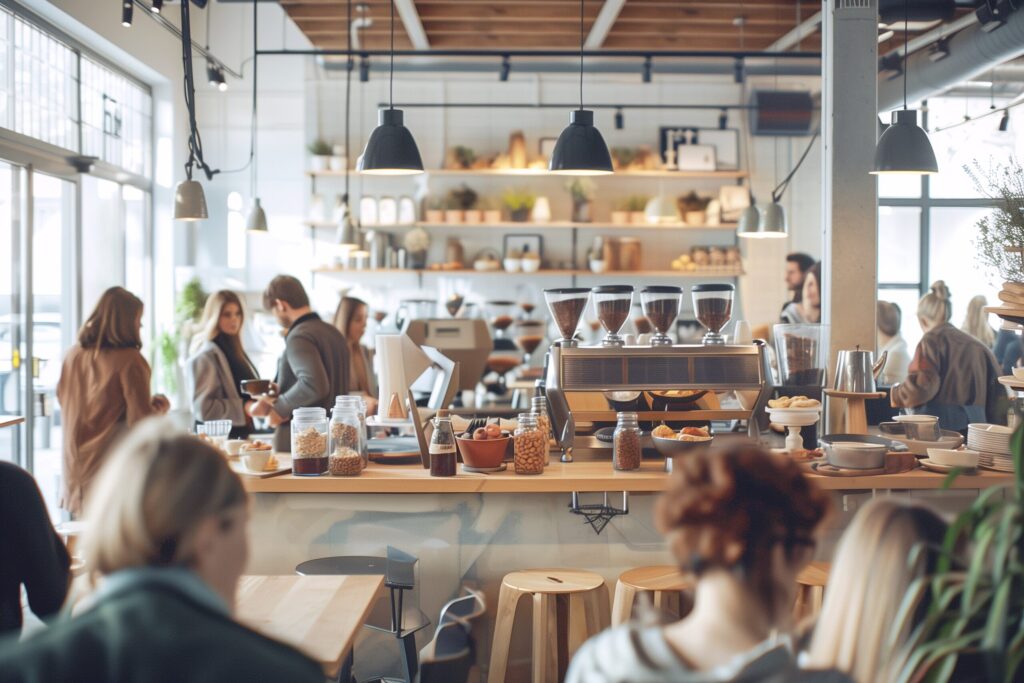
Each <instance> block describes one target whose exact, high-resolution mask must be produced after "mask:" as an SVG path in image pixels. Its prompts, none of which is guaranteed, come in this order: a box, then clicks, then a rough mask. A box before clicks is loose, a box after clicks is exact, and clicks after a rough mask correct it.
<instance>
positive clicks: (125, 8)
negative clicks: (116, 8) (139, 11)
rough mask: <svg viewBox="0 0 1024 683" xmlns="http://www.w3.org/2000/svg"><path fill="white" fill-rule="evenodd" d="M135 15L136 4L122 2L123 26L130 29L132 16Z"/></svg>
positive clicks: (123, 0) (131, 0)
mask: <svg viewBox="0 0 1024 683" xmlns="http://www.w3.org/2000/svg"><path fill="white" fill-rule="evenodd" d="M134 13H135V2H134V0H121V26H124V27H126V28H127V27H129V26H131V25H132V14H134Z"/></svg>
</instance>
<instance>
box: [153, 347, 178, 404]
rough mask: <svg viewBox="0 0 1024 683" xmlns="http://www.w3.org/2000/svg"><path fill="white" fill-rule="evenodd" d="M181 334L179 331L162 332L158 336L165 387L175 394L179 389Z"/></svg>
mask: <svg viewBox="0 0 1024 683" xmlns="http://www.w3.org/2000/svg"><path fill="white" fill-rule="evenodd" d="M179 343H180V335H179V334H178V333H177V332H174V333H172V332H162V333H161V334H160V336H158V337H157V338H156V347H157V354H158V355H159V356H160V370H161V373H162V374H163V383H164V388H165V389H166V390H167V392H168V393H170V394H173V393H175V392H176V391H177V390H178V373H177V369H178V358H179V357H180V356H179V353H178V345H179Z"/></svg>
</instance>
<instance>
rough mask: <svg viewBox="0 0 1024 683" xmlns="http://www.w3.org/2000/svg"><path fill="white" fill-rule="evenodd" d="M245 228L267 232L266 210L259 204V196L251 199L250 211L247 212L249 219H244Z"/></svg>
mask: <svg viewBox="0 0 1024 683" xmlns="http://www.w3.org/2000/svg"><path fill="white" fill-rule="evenodd" d="M245 229H246V230H248V231H249V232H267V231H268V230H269V228H267V212H266V211H264V210H263V206H262V205H260V198H259V197H256V199H254V200H253V204H252V211H250V212H249V220H248V221H246V225H245Z"/></svg>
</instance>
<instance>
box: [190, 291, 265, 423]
mask: <svg viewBox="0 0 1024 683" xmlns="http://www.w3.org/2000/svg"><path fill="white" fill-rule="evenodd" d="M244 322H245V311H244V309H243V308H242V301H241V299H239V297H238V295H237V294H235V293H234V292H232V291H229V290H226V289H222V290H220V291H219V292H214V293H213V294H211V295H210V296H209V298H208V299H207V300H206V307H205V308H204V309H203V317H202V319H201V321H200V323H199V329H200V336H198V337H197V342H198V345H197V349H196V350H195V351H194V353H193V355H192V357H191V358H189V359H188V385H189V387H190V388H191V393H192V413H193V416H194V417H195V419H196V420H198V421H200V422H207V421H209V420H231V438H232V439H238V438H244V437H246V436H248V435H249V432H250V431H251V430H250V427H251V423H250V421H249V417H248V411H247V408H248V406H249V405H250V404H251V403H252V400H251V399H250V397H249V396H248V395H247V394H243V393H242V389H241V384H242V382H243V381H245V380H247V379H256V377H257V375H256V369H255V367H254V366H253V363H252V361H251V360H249V356H248V355H246V353H245V349H244V348H242V325H243V324H244Z"/></svg>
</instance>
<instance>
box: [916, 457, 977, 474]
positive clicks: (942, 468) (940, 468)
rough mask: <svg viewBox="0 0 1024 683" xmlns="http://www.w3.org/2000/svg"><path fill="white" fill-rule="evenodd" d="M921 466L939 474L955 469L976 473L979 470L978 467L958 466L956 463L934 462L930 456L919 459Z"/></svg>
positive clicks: (966, 472)
mask: <svg viewBox="0 0 1024 683" xmlns="http://www.w3.org/2000/svg"><path fill="white" fill-rule="evenodd" d="M917 462H918V463H919V464H920V465H921V467H923V468H924V469H926V470H931V471H932V472H938V473H939V474H949V473H950V472H952V471H953V470H959V471H961V472H963V473H964V474H975V473H976V472H977V468H976V467H958V466H955V465H942V464H939V463H937V462H933V461H932V460H931V459H930V458H921V459H919V460H918V461H917Z"/></svg>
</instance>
